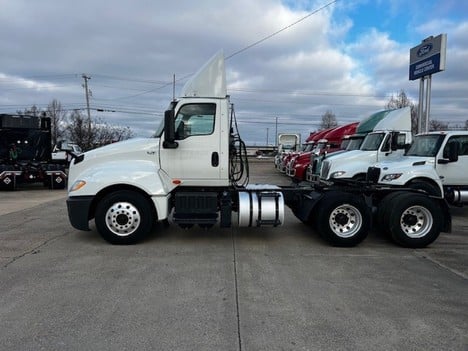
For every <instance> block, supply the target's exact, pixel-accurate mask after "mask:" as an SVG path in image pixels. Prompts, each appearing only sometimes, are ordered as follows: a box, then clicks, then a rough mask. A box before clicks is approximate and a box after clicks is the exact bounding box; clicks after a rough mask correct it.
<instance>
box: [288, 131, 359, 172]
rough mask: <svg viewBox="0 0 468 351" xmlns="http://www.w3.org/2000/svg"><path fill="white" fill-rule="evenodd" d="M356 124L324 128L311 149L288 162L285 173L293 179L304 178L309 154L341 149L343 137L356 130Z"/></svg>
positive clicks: (320, 153) (309, 157)
mask: <svg viewBox="0 0 468 351" xmlns="http://www.w3.org/2000/svg"><path fill="white" fill-rule="evenodd" d="M358 124H359V122H354V123H350V124H346V125H344V126H340V127H336V128H333V129H331V130H326V131H325V133H323V134H322V135H320V139H319V140H318V142H317V144H316V145H315V148H314V149H313V150H311V151H310V152H305V153H302V154H301V155H299V156H297V157H296V158H295V159H294V160H292V161H291V162H290V163H289V167H288V168H287V169H288V173H287V174H288V175H289V176H290V177H292V178H293V179H294V180H295V181H303V180H306V171H307V167H308V166H309V164H310V160H311V155H312V154H313V155H314V156H319V155H323V154H326V153H327V154H328V153H333V152H336V151H339V150H341V149H342V147H341V145H342V142H343V139H344V138H345V137H347V136H350V135H353V134H354V133H355V132H356V127H357V125H358Z"/></svg>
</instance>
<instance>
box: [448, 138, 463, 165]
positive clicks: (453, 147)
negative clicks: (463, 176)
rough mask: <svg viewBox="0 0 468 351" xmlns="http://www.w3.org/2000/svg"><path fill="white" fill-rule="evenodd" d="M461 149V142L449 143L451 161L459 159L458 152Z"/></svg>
mask: <svg viewBox="0 0 468 351" xmlns="http://www.w3.org/2000/svg"><path fill="white" fill-rule="evenodd" d="M459 151H460V144H459V143H457V142H454V143H449V144H448V159H449V161H450V162H457V161H458V152H459Z"/></svg>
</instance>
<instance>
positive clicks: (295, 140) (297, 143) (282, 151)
mask: <svg viewBox="0 0 468 351" xmlns="http://www.w3.org/2000/svg"><path fill="white" fill-rule="evenodd" d="M277 145H278V149H277V150H276V155H275V167H276V168H279V167H280V165H281V160H282V159H283V157H284V156H285V155H286V154H288V153H291V152H297V151H299V150H300V149H301V147H302V145H301V134H299V133H278V136H277Z"/></svg>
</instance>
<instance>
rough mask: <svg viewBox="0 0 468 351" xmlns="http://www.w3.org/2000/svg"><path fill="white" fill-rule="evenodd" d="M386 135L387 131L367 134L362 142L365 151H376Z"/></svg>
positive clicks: (362, 148)
mask: <svg viewBox="0 0 468 351" xmlns="http://www.w3.org/2000/svg"><path fill="white" fill-rule="evenodd" d="M384 136H385V133H372V134H367V136H366V137H365V138H364V141H363V142H362V145H361V149H360V150H363V151H376V150H378V149H379V146H380V144H382V140H383V138H384Z"/></svg>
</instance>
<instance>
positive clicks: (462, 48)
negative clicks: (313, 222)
mask: <svg viewBox="0 0 468 351" xmlns="http://www.w3.org/2000/svg"><path fill="white" fill-rule="evenodd" d="M442 33H443V34H447V53H446V70H445V71H443V72H439V73H436V74H434V75H433V77H432V91H431V92H432V94H431V105H430V112H431V119H435V120H438V121H441V122H444V123H448V125H449V127H450V128H455V127H457V126H460V125H464V124H465V121H466V120H468V113H467V112H468V84H467V83H468V70H467V69H466V65H467V63H468V2H467V1H465V0H444V1H434V0H412V1H406V0H336V1H333V0H297V1H295V0H255V1H251V0H237V1H223V0H200V1H188V0H175V1H161V0H115V1H112V2H109V1H102V0H80V1H75V0H41V1H26V0H0V43H1V48H2V50H1V51H2V54H1V55H0V113H15V112H16V111H18V110H24V109H26V108H29V107H31V106H32V105H36V106H37V107H39V108H46V107H47V105H48V104H49V103H50V102H51V101H52V100H54V99H56V100H58V101H59V102H60V103H61V104H62V107H63V108H64V109H65V110H68V111H72V110H74V109H81V111H83V113H84V114H85V113H86V112H85V108H86V100H85V91H84V88H83V83H84V80H83V77H82V76H83V74H85V75H87V76H89V77H90V78H91V79H89V81H88V85H89V89H90V90H91V93H92V96H91V97H90V107H91V115H92V116H93V117H96V118H100V119H102V120H105V121H106V122H108V123H110V124H114V125H120V126H129V127H130V128H131V129H132V130H133V132H134V135H135V136H138V137H149V136H151V135H152V133H154V131H155V130H156V128H157V126H158V125H159V123H160V121H161V120H162V118H163V115H164V110H165V109H166V108H167V106H168V105H169V102H170V101H171V100H172V97H173V90H175V95H176V96H177V95H178V93H179V92H180V90H181V88H182V86H183V84H184V82H185V81H186V80H187V77H188V76H189V75H190V74H192V73H194V72H196V71H197V70H198V68H199V67H200V66H202V65H203V64H204V63H205V62H206V61H207V60H208V59H209V58H210V57H212V56H213V55H214V54H215V53H216V52H218V51H219V50H223V51H224V53H225V56H226V57H227V60H226V70H227V73H226V77H227V84H228V94H229V95H230V97H231V102H233V103H234V106H235V111H236V117H237V121H238V125H239V128H240V132H241V137H242V138H243V139H244V141H245V142H246V143H247V144H248V145H264V144H266V143H268V144H274V142H275V140H274V139H275V133H276V132H278V133H285V132H294V133H298V132H299V133H302V135H303V137H304V138H305V137H306V136H307V135H308V134H309V133H310V132H312V131H315V130H317V129H318V128H319V127H320V122H321V116H322V115H323V114H324V113H325V112H327V111H331V112H332V113H334V114H335V116H336V119H337V122H338V123H339V124H340V125H343V124H347V123H351V122H355V121H360V120H362V119H363V118H365V117H366V116H368V115H370V114H371V113H373V112H375V111H378V110H381V109H383V108H384V107H385V105H386V103H387V102H388V101H389V99H390V98H391V97H392V96H396V95H397V94H398V93H399V92H400V91H401V90H403V91H404V92H405V93H406V94H407V95H408V97H409V98H410V99H411V100H412V101H413V102H414V103H415V104H417V103H418V94H419V81H417V80H416V81H410V80H409V78H408V71H409V51H410V49H411V48H412V47H415V46H417V45H419V44H420V43H421V41H422V40H423V39H425V38H427V37H429V36H431V35H433V36H436V35H439V34H442ZM263 39H265V40H263ZM174 75H175V78H176V85H175V89H173V86H172V81H173V77H174ZM98 110H99V111H98Z"/></svg>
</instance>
